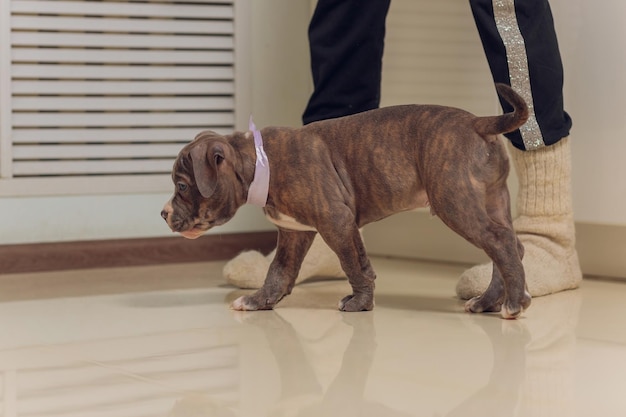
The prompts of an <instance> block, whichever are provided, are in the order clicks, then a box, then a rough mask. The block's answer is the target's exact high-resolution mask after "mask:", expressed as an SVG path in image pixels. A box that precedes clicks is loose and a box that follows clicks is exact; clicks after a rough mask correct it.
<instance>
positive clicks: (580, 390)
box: [0, 259, 626, 417]
mask: <svg viewBox="0 0 626 417" xmlns="http://www.w3.org/2000/svg"><path fill="white" fill-rule="evenodd" d="M374 266H375V268H376V270H377V272H378V276H379V279H378V288H377V298H376V303H377V305H376V308H375V310H374V311H373V312H369V313H347V314H346V313H340V312H338V311H336V310H335V305H336V302H337V300H338V299H339V298H341V297H342V296H343V295H345V294H346V293H347V292H348V286H347V284H346V282H345V281H341V280H338V281H337V280H335V281H316V282H309V283H305V284H303V285H300V286H298V287H297V288H296V289H295V290H294V293H293V294H292V295H291V296H290V297H288V298H287V299H285V300H284V301H283V302H282V303H281V304H280V305H279V307H278V308H277V309H276V310H275V311H268V312H256V313H236V312H234V311H231V310H229V309H228V303H229V301H231V300H233V299H234V298H235V297H236V296H238V295H240V294H242V291H238V290H235V289H233V288H232V287H229V286H227V285H223V284H222V280H221V277H220V268H221V264H220V263H207V264H186V265H173V266H159V267H143V268H127V269H108V270H94V271H72V272H64V273H51V274H25V275H12V276H8V275H5V276H0V374H1V378H0V416H2V417H16V416H20V417H23V416H29V417H46V416H55V417H56V416H59V417H60V416H63V417H91V416H94V417H95V416H98V417H100V416H103V417H104V416H106V417H122V416H124V417H126V416H128V417H131V416H132V417H135V416H136V417H152V416H154V417H156V416H185V417H205V416H217V417H222V416H242V417H253V416H254V417H257V416H285V417H287V416H377V417H385V416H392V417H393V416H464V417H472V416H481V417H490V416H494V417H495V416H497V417H501V416H524V417H528V416H568V417H570V416H585V417H587V416H624V415H626V394H625V393H626V284H619V283H614V282H601V281H592V280H589V281H585V282H584V285H583V287H582V288H581V289H580V290H577V291H569V292H566V293H561V294H558V295H554V296H548V297H543V298H537V299H535V300H533V305H532V306H531V308H530V310H528V312H527V313H526V314H525V316H524V318H522V319H521V320H517V321H504V320H501V319H500V318H499V317H498V316H497V315H468V314H466V313H464V312H463V308H462V303H461V302H459V301H458V300H456V299H455V298H454V297H453V293H454V291H453V290H454V285H455V281H456V277H457V276H458V274H459V273H460V272H461V270H462V268H461V267H459V266H448V265H441V264H427V263H419V262H409V261H397V260H386V259H374Z"/></svg>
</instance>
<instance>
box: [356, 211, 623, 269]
mask: <svg viewBox="0 0 626 417" xmlns="http://www.w3.org/2000/svg"><path fill="white" fill-rule="evenodd" d="M364 236H365V246H366V247H367V249H368V252H369V253H370V254H372V255H380V256H391V257H403V258H414V259H423V260H435V261H441V262H453V263H463V264H477V263H482V262H486V261H487V260H488V258H487V256H486V255H485V254H484V252H483V251H481V250H479V249H477V248H476V247H474V246H473V245H471V244H470V243H468V242H467V241H465V240H464V239H463V238H461V237H460V236H458V235H457V234H455V233H454V232H452V231H451V230H450V229H448V228H447V227H446V226H445V225H444V224H443V222H441V220H439V219H438V218H437V217H433V216H431V215H430V213H429V212H428V211H426V210H420V211H416V212H408V213H401V214H397V215H395V216H392V217H389V218H388V219H385V220H382V221H380V222H378V223H373V224H370V225H368V226H366V227H365V232H364ZM576 248H577V250H578V256H579V258H580V265H581V268H582V270H583V274H585V276H588V277H590V276H594V277H606V278H614V279H623V280H626V257H625V256H624V254H626V226H619V225H615V226H613V225H598V224H590V223H576Z"/></svg>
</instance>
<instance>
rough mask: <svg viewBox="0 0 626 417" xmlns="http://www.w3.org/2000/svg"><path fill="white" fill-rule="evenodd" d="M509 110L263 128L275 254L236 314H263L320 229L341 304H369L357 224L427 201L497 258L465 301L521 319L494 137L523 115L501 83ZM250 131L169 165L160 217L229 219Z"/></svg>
mask: <svg viewBox="0 0 626 417" xmlns="http://www.w3.org/2000/svg"><path fill="white" fill-rule="evenodd" d="M497 89H498V92H499V94H500V95H501V96H502V97H503V98H504V99H506V100H507V101H508V102H509V103H510V104H511V105H512V106H513V108H514V111H513V112H512V113H508V114H505V115H502V116H489V117H477V116H474V115H473V114H471V113H468V112H466V111H464V110H460V109H456V108H451V107H443V106H434V105H406V106H394V107H387V108H382V109H377V110H372V111H368V112H364V113H360V114H356V115H353V116H348V117H342V118H338V119H332V120H325V121H321V122H317V123H312V124H310V125H307V126H304V127H301V128H298V129H293V128H286V127H268V128H265V129H262V131H261V133H262V136H263V141H264V149H265V152H266V153H267V156H268V159H269V166H270V171H271V175H270V181H269V194H268V197H267V205H266V206H265V208H264V210H265V214H266V216H267V217H268V218H269V219H270V221H272V222H274V223H275V224H276V225H277V226H278V246H277V251H276V256H275V258H274V260H273V262H272V264H271V266H270V269H269V272H268V274H267V278H266V280H265V283H264V285H263V287H262V288H260V289H259V290H258V291H257V292H256V293H254V294H252V295H249V296H244V297H241V298H239V299H237V300H235V301H234V302H233V304H232V308H234V309H236V310H260V309H271V308H273V307H274V306H275V305H276V303H278V302H279V301H280V300H281V299H282V298H283V297H284V296H285V295H287V294H289V293H290V292H291V290H292V288H293V285H294V282H295V279H296V276H297V274H298V271H299V269H300V265H301V263H302V260H303V258H304V256H305V254H306V252H307V251H308V249H309V247H310V245H311V242H312V241H313V238H314V236H315V234H316V233H319V234H320V235H321V236H322V238H323V239H324V240H325V241H326V243H327V244H328V246H329V247H330V248H331V249H332V250H333V251H335V253H336V254H337V256H338V257H339V259H340V261H341V265H342V267H343V269H344V271H345V272H346V275H347V276H348V279H349V282H350V285H351V286H352V294H351V295H348V296H346V297H345V298H343V299H342V300H341V301H340V302H339V309H340V310H343V311H362V310H371V309H372V308H373V307H374V279H375V278H376V275H375V273H374V270H373V269H372V266H371V264H370V261H369V258H368V256H367V253H366V251H365V247H364V245H363V242H362V240H361V235H360V234H359V228H360V227H362V226H364V225H366V224H368V223H370V222H374V221H377V220H380V219H383V218H385V217H387V216H390V215H392V214H394V213H398V212H401V211H406V210H413V209H415V208H418V207H424V206H429V205H430V209H431V211H432V212H433V213H434V214H436V215H437V216H439V218H441V220H442V221H443V222H444V223H445V224H447V225H448V226H449V227H450V228H451V229H452V230H454V231H455V232H457V233H458V234H459V235H461V236H463V237H464V238H465V239H467V240H468V241H469V242H471V243H473V244H474V245H476V246H477V247H479V248H481V249H483V250H484V251H485V252H486V253H487V255H488V256H489V257H490V258H491V259H492V260H493V264H494V269H493V276H492V279H491V284H490V285H489V287H488V289H487V290H486V291H485V293H484V294H482V295H481V296H479V297H476V298H473V299H471V300H469V301H468V302H467V304H466V306H465V308H466V310H467V311H470V312H483V311H501V314H502V316H503V317H505V318H515V317H518V316H519V315H520V314H521V313H522V312H523V311H524V310H525V309H526V308H527V307H528V306H529V305H530V300H531V298H530V295H529V294H528V292H527V291H526V283H525V278H524V269H523V267H522V262H521V259H522V256H523V254H524V248H523V246H522V244H521V243H520V241H519V240H518V239H517V237H516V235H515V232H514V231H513V226H512V221H511V212H510V198H509V192H508V189H507V185H506V178H507V176H508V173H509V162H508V158H507V154H506V150H505V147H504V145H503V143H502V141H501V139H499V138H498V135H499V134H502V133H507V132H511V131H513V130H515V129H517V128H519V127H520V126H521V125H523V124H524V122H525V121H526V120H527V118H528V108H527V106H526V103H525V102H524V100H523V99H522V98H521V97H520V96H519V95H518V94H516V93H515V92H514V91H513V90H512V89H511V88H510V87H508V86H505V85H501V84H499V85H497ZM252 136H253V135H252V133H251V132H245V133H233V134H232V135H229V136H220V135H218V134H216V133H213V132H209V131H205V132H202V133H200V134H199V135H198V136H197V137H196V138H195V139H194V141H193V142H191V143H190V144H188V145H187V146H185V147H184V148H183V149H182V151H181V152H180V154H179V156H178V158H177V159H176V162H175V164H174V170H173V172H172V178H173V180H174V184H175V185H176V191H175V194H174V196H173V197H172V199H171V200H170V201H169V202H168V203H167V204H166V206H165V207H164V209H163V211H162V213H161V214H162V216H163V217H164V218H165V219H166V221H167V223H168V225H169V226H170V228H171V229H172V230H173V231H175V232H180V233H181V234H182V235H183V236H185V237H188V238H195V237H198V236H200V235H201V234H202V233H203V232H205V231H206V230H208V229H209V228H211V227H213V226H218V225H221V224H223V223H225V222H227V221H228V220H229V219H230V218H232V217H233V215H234V214H235V212H236V211H237V209H238V208H239V207H240V206H241V205H243V204H245V203H246V198H247V196H248V190H249V188H250V184H251V182H252V181H253V178H254V174H255V161H256V153H255V144H254V142H253V139H252Z"/></svg>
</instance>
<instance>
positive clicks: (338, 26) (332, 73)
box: [223, 0, 390, 288]
mask: <svg viewBox="0 0 626 417" xmlns="http://www.w3.org/2000/svg"><path fill="white" fill-rule="evenodd" d="M389 4H390V0H368V1H363V0H319V1H318V3H317V6H316V8H315V12H314V14H313V17H312V19H311V23H310V26H309V46H310V49H311V72H312V75H313V85H314V91H313V93H312V95H311V97H310V99H309V102H308V104H307V107H306V109H305V111H304V114H303V115H302V122H303V123H304V124H308V123H312V122H315V121H318V120H325V119H330V118H335V117H341V116H347V115H350V114H355V113H360V112H363V111H366V110H371V109H375V108H377V107H378V106H379V103H380V83H381V72H382V57H383V48H384V37H385V18H386V17H387V11H388V10H389ZM273 258H274V252H272V253H270V254H269V255H267V256H263V255H262V254H261V253H259V252H256V251H247V252H243V253H241V254H240V255H238V256H237V257H235V258H234V259H232V260H231V261H230V262H228V263H227V264H226V265H225V266H224V270H223V274H224V277H225V278H226V280H227V281H228V282H229V283H230V284H233V285H235V286H237V287H239V288H260V287H261V286H262V285H263V282H264V280H265V276H266V274H267V271H268V269H269V265H270V263H271V261H272V259H273ZM313 276H325V277H345V273H344V272H343V269H342V268H341V265H340V263H339V259H338V258H337V256H336V255H335V253H334V252H333V251H332V250H331V249H330V248H329V247H328V246H327V245H326V243H325V242H324V241H323V240H322V238H321V237H320V236H319V235H318V236H316V237H315V240H314V241H313V245H312V246H311V248H310V249H309V252H308V254H307V256H306V257H305V258H304V262H303V264H302V268H301V269H300V273H299V274H298V278H297V280H296V283H298V282H301V281H302V280H304V279H307V278H309V277H313Z"/></svg>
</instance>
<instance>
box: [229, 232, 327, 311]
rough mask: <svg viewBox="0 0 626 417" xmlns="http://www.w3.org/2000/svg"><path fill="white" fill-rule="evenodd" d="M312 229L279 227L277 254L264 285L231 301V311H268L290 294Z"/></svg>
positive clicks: (309, 244) (311, 241) (309, 240)
mask: <svg viewBox="0 0 626 417" xmlns="http://www.w3.org/2000/svg"><path fill="white" fill-rule="evenodd" d="M315 234H316V233H315V232H296V231H291V230H284V229H278V242H277V247H276V255H275V256H274V260H273V261H272V263H271V264H270V268H269V271H268V272H267V277H266V278H265V283H264V284H263V286H262V287H261V288H260V289H259V290H258V291H257V292H255V293H254V294H252V295H245V296H243V297H239V298H238V299H236V300H235V301H233V303H232V304H231V308H232V309H233V310H241V311H244V310H271V309H272V308H274V306H275V305H276V304H277V303H278V302H279V301H280V300H282V299H283V297H285V296H286V295H289V294H291V290H293V286H294V284H295V282H296V277H297V276H298V272H299V271H300V266H301V265H302V261H303V260H304V256H305V255H306V253H307V251H308V250H309V248H310V247H311V244H312V243H313V239H314V238H315Z"/></svg>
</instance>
